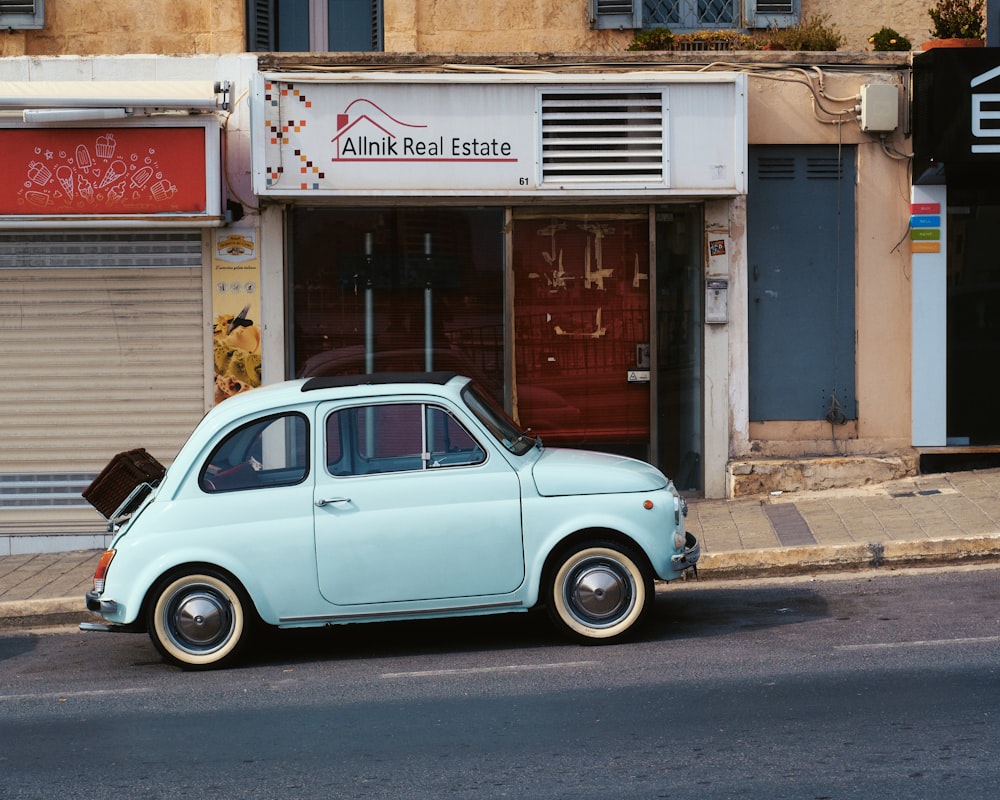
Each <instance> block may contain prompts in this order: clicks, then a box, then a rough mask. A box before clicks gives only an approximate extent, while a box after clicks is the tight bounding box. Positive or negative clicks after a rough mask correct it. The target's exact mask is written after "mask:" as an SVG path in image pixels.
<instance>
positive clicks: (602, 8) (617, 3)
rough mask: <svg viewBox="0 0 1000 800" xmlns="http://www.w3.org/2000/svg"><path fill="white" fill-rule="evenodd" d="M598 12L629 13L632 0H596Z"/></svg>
mask: <svg viewBox="0 0 1000 800" xmlns="http://www.w3.org/2000/svg"><path fill="white" fill-rule="evenodd" d="M597 13H598V14H631V13H632V0H597Z"/></svg>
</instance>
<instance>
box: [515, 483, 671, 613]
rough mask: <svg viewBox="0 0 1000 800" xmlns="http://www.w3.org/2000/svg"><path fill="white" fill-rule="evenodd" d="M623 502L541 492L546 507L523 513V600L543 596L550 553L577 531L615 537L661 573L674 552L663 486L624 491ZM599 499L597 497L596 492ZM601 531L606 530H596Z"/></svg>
mask: <svg viewBox="0 0 1000 800" xmlns="http://www.w3.org/2000/svg"><path fill="white" fill-rule="evenodd" d="M650 496H652V497H654V501H653V508H652V509H645V508H643V506H642V503H643V500H644V499H647V498H648V497H650ZM626 497H627V498H628V500H626V501H625V502H624V503H621V502H615V503H614V504H613V507H611V508H608V507H607V506H608V503H607V498H606V496H605V498H604V508H601V507H599V506H598V504H597V503H595V504H594V505H591V503H590V502H587V501H589V500H590V499H591V498H581V497H572V496H571V497H564V498H544V500H543V501H542V503H540V504H539V505H543V504H544V505H546V506H548V507H549V510H548V512H546V513H545V514H544V515H538V514H536V515H532V513H531V511H530V510H526V513H525V515H524V519H525V527H524V540H525V557H526V558H525V582H526V591H527V595H526V598H525V599H526V602H527V604H528V605H535V604H537V603H538V601H539V598H540V597H542V596H543V589H542V580H543V578H544V575H545V569H546V566H547V564H548V562H549V559H550V557H551V556H552V555H553V554H555V553H558V552H559V551H560V550H562V549H564V548H565V547H566V546H567V544H568V543H569V542H571V541H573V540H575V539H578V538H580V536H581V534H587V532H593V534H592V538H594V539H599V538H602V537H603V538H608V537H609V536H610V537H613V538H616V539H619V540H621V541H622V542H623V544H626V545H627V546H629V547H631V548H633V549H634V550H636V551H637V552H639V553H641V554H643V555H644V556H645V557H646V559H647V560H648V562H649V566H650V568H651V569H652V571H653V573H654V574H655V575H657V577H660V572H661V566H660V565H663V564H665V563H669V561H670V557H671V556H672V555H673V554H674V553H675V552H676V551H675V550H674V547H673V536H672V534H673V532H674V529H675V524H674V519H673V506H672V503H671V502H668V500H670V495H669V493H668V492H666V491H661V492H654V493H636V494H634V495H627V496H626ZM594 499H596V500H598V501H599V500H600V498H594ZM600 532H604V533H600Z"/></svg>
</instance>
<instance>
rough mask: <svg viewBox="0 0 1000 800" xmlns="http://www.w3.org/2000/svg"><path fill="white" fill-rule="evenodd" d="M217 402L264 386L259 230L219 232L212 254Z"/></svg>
mask: <svg viewBox="0 0 1000 800" xmlns="http://www.w3.org/2000/svg"><path fill="white" fill-rule="evenodd" d="M212 286H213V291H212V320H213V321H212V346H213V351H214V354H215V359H214V361H215V374H214V379H215V402H216V403H221V402H222V401H223V400H225V399H226V398H227V397H231V396H232V395H234V394H239V393H240V392H245V391H247V390H248V389H254V388H256V387H258V386H260V368H261V359H260V352H261V347H260V344H261V326H260V292H259V288H260V256H259V254H258V252H257V231H256V230H233V229H230V230H216V231H215V236H214V242H213V249H212Z"/></svg>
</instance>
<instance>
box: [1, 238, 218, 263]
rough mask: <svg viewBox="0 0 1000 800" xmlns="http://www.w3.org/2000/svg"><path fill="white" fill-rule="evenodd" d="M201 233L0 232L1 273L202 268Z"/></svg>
mask: <svg viewBox="0 0 1000 800" xmlns="http://www.w3.org/2000/svg"><path fill="white" fill-rule="evenodd" d="M201 262H202V257H201V234H200V233H199V232H198V231H193V232H185V231H178V232H176V233H157V234H130V233H120V234H113V233H112V234H108V233H90V234H88V233H69V234H59V233H46V234H45V235H44V236H39V235H38V234H30V233H0V269H20V268H23V267H33V268H36V269H39V268H42V267H44V268H47V269H61V268H73V269H76V268H80V267H102V268H118V269H135V268H138V267H198V266H201Z"/></svg>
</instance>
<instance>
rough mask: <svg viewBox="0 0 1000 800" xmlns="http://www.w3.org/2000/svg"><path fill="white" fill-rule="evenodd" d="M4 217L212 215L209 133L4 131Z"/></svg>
mask: <svg viewBox="0 0 1000 800" xmlns="http://www.w3.org/2000/svg"><path fill="white" fill-rule="evenodd" d="M0 149H2V150H3V153H4V167H5V170H4V180H3V181H0V215H8V216H23V215H34V216H37V215H48V214H81V215H94V214H158V213H205V211H206V178H205V163H206V162H205V130H204V128H200V127H192V128H166V127H155V128H153V127H151V128H57V129H43V128H30V129H29V128H16V129H15V128H11V129H6V130H3V131H0Z"/></svg>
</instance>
